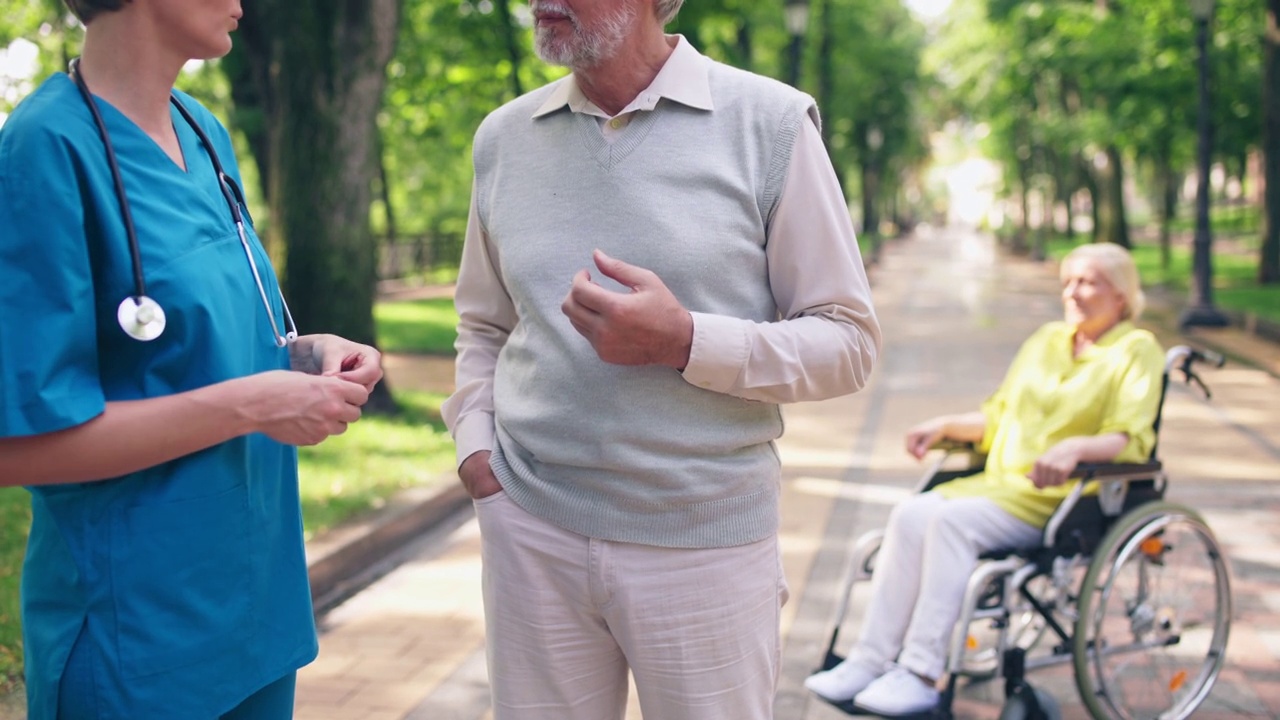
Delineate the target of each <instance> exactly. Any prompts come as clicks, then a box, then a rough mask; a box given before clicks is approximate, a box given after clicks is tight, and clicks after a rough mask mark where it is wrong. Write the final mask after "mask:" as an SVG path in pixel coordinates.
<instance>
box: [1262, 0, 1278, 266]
mask: <svg viewBox="0 0 1280 720" xmlns="http://www.w3.org/2000/svg"><path fill="white" fill-rule="evenodd" d="M1264 45H1265V53H1266V54H1265V56H1264V59H1263V80H1262V162H1263V164H1264V165H1265V169H1264V170H1263V177H1264V178H1265V180H1264V181H1263V182H1264V185H1265V188H1266V189H1265V193H1264V195H1263V201H1262V205H1263V208H1264V209H1265V211H1264V216H1263V219H1262V247H1261V249H1260V250H1259V254H1258V282H1259V283H1260V284H1263V285H1274V284H1276V283H1280V0H1268V2H1267V31H1266V34H1265V35H1264Z"/></svg>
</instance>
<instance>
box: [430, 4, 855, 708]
mask: <svg viewBox="0 0 1280 720" xmlns="http://www.w3.org/2000/svg"><path fill="white" fill-rule="evenodd" d="M681 1H682V0H547V1H542V2H540V1H539V0H534V1H533V3H532V10H533V15H534V18H535V20H536V23H537V26H536V39H537V49H538V52H539V54H540V55H541V56H542V57H543V58H544V59H545V60H547V61H548V62H551V63H557V64H561V65H566V66H568V67H569V68H571V69H572V71H573V72H572V74H571V75H569V76H567V77H565V78H563V79H561V80H559V81H556V82H553V83H551V84H550V85H548V86H546V87H543V88H541V89H539V90H536V91H534V92H532V93H530V94H528V95H526V96H524V97H521V98H519V99H517V100H515V101H513V102H511V103H508V104H507V105H505V106H503V107H502V108H500V109H498V110H497V111H496V112H494V113H493V114H492V115H490V116H489V117H488V118H487V119H486V120H485V121H484V123H483V124H482V125H481V127H480V129H479V130H478V132H477V133H476V138H475V173H476V175H475V186H474V190H473V195H472V206H471V218H470V223H469V226H468V230H467V238H466V246H465V250H464V252H463V259H462V268H461V272H460V274H459V277H458V287H457V296H456V302H457V307H458V313H459V316H460V318H461V321H460V324H459V328H458V343H457V348H458V366H457V388H458V390H457V392H456V393H455V394H454V395H453V397H451V398H450V399H449V401H448V402H447V403H446V405H445V408H444V415H445V419H446V421H447V423H448V424H449V427H450V429H451V431H452V433H453V435H454V438H455V439H456V441H457V445H458V458H459V461H460V467H459V471H458V472H459V475H460V477H461V478H462V482H463V483H464V484H465V486H466V488H467V490H468V491H469V492H470V493H471V495H472V497H473V498H475V505H476V512H477V516H478V519H479V524H480V532H481V536H482V539H483V563H484V599H485V618H486V624H487V631H488V661H489V677H490V680H491V683H492V687H493V703H494V717H495V719H496V720H540V719H544V718H545V719H546V720H605V719H613V718H621V717H622V716H623V713H624V710H625V706H626V696H627V687H628V684H627V672H628V670H630V671H631V672H632V673H633V674H634V676H635V682H636V688H637V691H638V694H639V698H640V705H641V708H642V709H643V712H644V715H645V717H647V718H656V719H661V720H725V718H733V719H734V720H764V719H766V718H770V717H772V707H773V695H774V689H775V686H776V682H777V677H778V670H779V655H780V640H779V637H778V634H779V633H778V617H779V612H780V609H781V607H782V604H783V603H784V602H785V601H786V597H787V589H786V583H785V580H784V578H783V576H782V569H781V560H780V553H779V548H778V537H777V531H778V520H779V508H778V498H779V487H780V470H779V461H778V454H777V450H776V449H775V447H774V440H776V439H777V438H778V437H779V435H781V433H782V419H781V414H780V410H779V404H780V403H786V402H796V401H805V400H820V399H824V398H830V397H835V396H838V395H843V394H847V393H851V392H855V391H857V390H858V389H860V388H861V387H863V385H864V384H865V383H866V381H867V377H868V375H869V374H870V373H871V370H872V366H873V364H874V362H875V359H876V356H877V354H878V352H879V348H880V329H879V325H878V324H877V322H876V319H875V314H874V311H873V309H872V306H871V299H870V293H869V291H868V287H867V279H866V273H865V271H864V269H863V266H862V260H861V258H860V256H859V254H858V248H857V244H856V243H855V240H854V235H853V228H852V225H851V223H850V220H849V214H848V210H847V206H846V203H845V198H844V197H843V196H842V193H841V192H840V188H839V185H838V183H837V181H836V178H835V174H834V172H833V171H832V167H831V163H830V160H829V159H828V158H827V156H826V154H825V152H824V149H823V146H822V141H821V137H820V135H819V132H818V127H817V123H818V115H817V109H816V108H815V107H814V103H813V100H812V99H811V98H809V97H808V96H806V95H804V94H802V93H799V92H797V91H795V90H793V89H791V88H789V87H787V86H785V85H782V84H781V83H777V82H774V81H772V80H769V79H766V78H762V77H759V76H756V75H752V74H750V73H746V72H743V71H740V70H735V69H733V68H730V67H727V66H725V65H722V64H719V63H716V62H713V61H711V60H709V59H707V58H705V57H703V56H701V55H699V54H698V52H697V51H696V50H694V49H693V47H692V46H691V45H689V43H688V42H687V41H685V40H684V39H683V38H681V37H678V36H667V35H665V34H664V33H663V27H664V25H665V24H666V23H667V22H669V21H670V20H671V19H672V18H673V17H674V16H675V14H676V12H677V11H678V10H679V7H680V4H681Z"/></svg>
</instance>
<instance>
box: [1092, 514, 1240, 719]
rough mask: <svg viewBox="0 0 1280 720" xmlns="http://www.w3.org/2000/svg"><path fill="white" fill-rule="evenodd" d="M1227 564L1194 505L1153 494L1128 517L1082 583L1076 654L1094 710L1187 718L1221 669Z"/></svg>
mask: <svg viewBox="0 0 1280 720" xmlns="http://www.w3.org/2000/svg"><path fill="white" fill-rule="evenodd" d="M1230 621H1231V592H1230V588H1229V581H1228V578H1227V566H1226V562H1225V560H1224V559H1223V557H1222V553H1221V551H1220V550H1219V547H1218V542H1217V540H1216V539H1214V536H1213V532H1212V531H1211V530H1210V529H1209V527H1208V525H1206V524H1205V522H1204V520H1203V519H1201V518H1200V516H1199V514H1197V513H1196V512H1195V511H1194V510H1191V509H1190V508H1187V507H1185V506H1182V505H1177V504H1174V503H1167V502H1151V503H1147V504H1145V505H1141V506H1139V507H1138V508H1135V509H1134V510H1132V511H1131V512H1129V513H1128V514H1126V515H1124V516H1123V517H1121V518H1120V519H1119V520H1118V521H1116V524H1115V525H1114V526H1113V527H1112V528H1111V530H1110V531H1108V533H1107V534H1106V536H1105V537H1104V538H1103V539H1102V542H1101V543H1099V545H1098V550H1097V552H1096V553H1095V554H1094V557H1093V561H1092V563H1091V564H1090V566H1089V571H1088V572H1087V573H1086V575H1085V579H1084V583H1083V585H1082V586H1081V590H1080V599H1079V617H1078V618H1077V620H1076V627H1075V640H1074V648H1073V660H1074V661H1075V676H1076V686H1077V687H1078V688H1079V690H1080V698H1081V700H1082V701H1083V702H1084V704H1085V706H1086V707H1087V708H1088V709H1089V712H1090V713H1091V714H1092V715H1093V717H1095V718H1099V719H1103V718H1116V719H1119V720H1148V719H1150V718H1160V720H1183V719H1184V718H1186V717H1187V716H1189V715H1190V714H1191V713H1192V711H1194V710H1195V709H1196V707H1198V706H1199V705H1200V703H1201V702H1203V701H1204V699H1205V697H1206V696H1208V694H1209V690H1210V689H1211V688H1212V687H1213V683H1214V681H1215V680H1216V679H1217V676H1218V672H1219V671H1220V670H1221V669H1222V662H1223V659H1224V654H1225V651H1226V645H1227V631H1228V628H1229V625H1230Z"/></svg>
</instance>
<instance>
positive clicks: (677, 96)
mask: <svg viewBox="0 0 1280 720" xmlns="http://www.w3.org/2000/svg"><path fill="white" fill-rule="evenodd" d="M674 37H675V38H676V47H675V50H673V51H672V52H671V56H670V57H668V58H667V61H666V63H664V64H663V65H662V69H661V70H659V71H658V75H657V77H655V78H654V79H653V82H652V83H650V84H649V87H647V88H645V89H644V90H643V91H641V92H640V94H639V95H637V96H636V97H635V99H634V100H632V101H631V103H630V104H629V105H627V107H625V108H623V110H622V112H621V113H619V115H622V114H625V113H628V112H631V111H633V110H653V109H654V108H655V107H657V105H658V101H659V100H661V99H663V98H666V99H668V100H671V101H672V102H678V103H680V104H681V105H686V106H688V107H691V108H694V109H697V110H707V111H710V110H714V109H715V106H714V105H713V104H712V102H711V82H710V80H709V79H708V71H707V65H708V60H707V58H705V57H703V55H702V54H701V53H699V52H698V51H697V50H696V49H694V47H693V45H691V44H690V43H689V41H688V40H685V38H684V36H683V35H676V36H674ZM565 107H568V108H569V110H570V111H572V112H576V113H588V114H591V115H601V116H606V115H605V113H604V112H603V111H602V110H600V109H599V108H598V107H596V105H595V103H593V102H591V100H589V99H587V96H586V95H584V94H583V93H582V89H581V88H579V87H578V82H577V79H576V78H575V77H574V76H573V75H572V74H571V75H569V76H568V77H566V78H564V79H563V80H561V81H560V82H558V83H556V85H555V86H554V87H553V88H552V90H551V93H550V94H549V95H548V96H547V99H546V101H545V102H543V103H542V105H541V106H539V107H538V109H537V110H536V111H535V112H534V113H533V117H534V118H540V117H542V116H544V115H550V114H551V113H554V112H556V111H557V110H561V109H563V108H565ZM606 117H607V116H606Z"/></svg>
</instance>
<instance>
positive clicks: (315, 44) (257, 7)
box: [227, 0, 401, 411]
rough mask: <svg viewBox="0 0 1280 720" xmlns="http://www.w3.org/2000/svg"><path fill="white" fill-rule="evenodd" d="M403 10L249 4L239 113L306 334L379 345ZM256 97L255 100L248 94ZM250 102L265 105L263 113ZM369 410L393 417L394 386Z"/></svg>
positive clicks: (370, 4)
mask: <svg viewBox="0 0 1280 720" xmlns="http://www.w3.org/2000/svg"><path fill="white" fill-rule="evenodd" d="M400 3H401V0H314V1H313V2H305V3H299V2H293V1H292V0H256V1H255V2H251V3H245V6H244V13H245V15H244V18H243V21H242V23H241V25H242V28H243V31H242V33H241V34H240V36H239V38H238V40H239V42H238V43H237V44H236V50H234V51H233V53H235V54H237V56H236V57H233V58H232V60H231V61H230V62H229V63H227V65H228V68H229V69H230V72H232V73H233V75H232V76H231V80H232V81H233V82H236V83H241V84H243V83H246V82H248V83H249V87H248V88H244V89H238V90H236V93H237V100H238V101H240V103H241V105H240V106H238V107H237V113H241V114H243V113H255V112H256V113H260V115H261V118H262V128H261V130H263V131H264V132H262V133H261V134H259V135H258V136H257V137H256V138H255V136H254V134H253V132H252V131H250V132H249V133H246V134H247V135H248V136H249V137H250V140H251V145H254V146H255V147H253V150H254V152H255V154H257V155H258V163H259V164H260V165H261V166H262V167H263V169H264V172H263V173H262V177H263V178H265V179H266V183H267V184H266V187H265V188H264V191H265V196H266V198H267V202H268V205H269V207H270V209H271V226H270V228H269V237H270V238H271V242H272V243H273V244H274V243H279V244H281V245H282V246H283V248H284V262H283V266H284V278H285V280H284V285H285V292H286V294H287V295H288V296H289V297H290V298H292V299H293V305H292V307H293V309H294V312H295V318H296V319H297V321H298V326H299V327H300V328H302V332H332V333H335V334H338V335H342V336H343V337H347V338H350V339H352V340H355V341H357V342H363V343H367V344H370V345H372V344H374V342H375V340H374V323H373V301H374V293H375V291H376V285H377V283H376V279H377V278H376V271H377V264H376V258H377V249H376V244H375V242H374V237H373V232H372V230H371V228H370V225H369V211H370V205H371V203H372V196H373V182H374V179H375V176H376V175H377V172H378V154H377V153H378V147H379V144H378V141H377V136H376V133H377V125H376V120H377V114H378V110H379V108H380V107H381V106H382V94H383V86H384V83H385V80H386V66H387V63H388V61H389V60H390V59H391V56H392V53H393V51H394V49H395V44H396V43H395V39H396V34H397V33H396V31H397V27H398V25H399V20H400V10H401V8H400ZM248 90H252V91H253V93H249V92H248ZM246 103H260V106H259V107H257V108H254V107H252V106H251V105H250V106H247V107H246V106H245V104H246ZM369 407H370V409H373V410H384V411H385V410H389V409H392V408H394V401H393V400H392V399H391V394H390V392H389V389H388V387H387V385H386V383H380V384H379V385H378V387H377V389H376V390H375V394H374V397H373V398H371V399H370V406H369Z"/></svg>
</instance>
